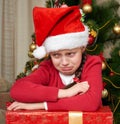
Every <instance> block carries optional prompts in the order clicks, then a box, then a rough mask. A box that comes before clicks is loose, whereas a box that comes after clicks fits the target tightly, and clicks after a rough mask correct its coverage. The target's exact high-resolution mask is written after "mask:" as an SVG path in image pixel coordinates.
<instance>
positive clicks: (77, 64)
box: [72, 55, 82, 68]
mask: <svg viewBox="0 0 120 124" xmlns="http://www.w3.org/2000/svg"><path fill="white" fill-rule="evenodd" d="M81 60H82V56H81V55H78V56H76V57H75V58H74V59H73V61H72V64H74V66H75V67H76V68H78V67H79V66H80V64H81Z"/></svg>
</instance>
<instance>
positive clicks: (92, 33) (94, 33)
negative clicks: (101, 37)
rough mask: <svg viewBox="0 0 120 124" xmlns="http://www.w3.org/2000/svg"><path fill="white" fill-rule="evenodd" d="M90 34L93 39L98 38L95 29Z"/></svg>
mask: <svg viewBox="0 0 120 124" xmlns="http://www.w3.org/2000/svg"><path fill="white" fill-rule="evenodd" d="M90 34H91V35H92V36H93V37H96V36H97V32H96V31H95V30H93V29H91V31H90Z"/></svg>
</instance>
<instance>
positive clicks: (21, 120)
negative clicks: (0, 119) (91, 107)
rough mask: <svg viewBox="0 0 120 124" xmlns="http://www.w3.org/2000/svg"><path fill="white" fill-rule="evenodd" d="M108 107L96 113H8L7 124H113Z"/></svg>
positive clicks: (32, 111) (25, 111) (22, 111)
mask: <svg viewBox="0 0 120 124" xmlns="http://www.w3.org/2000/svg"><path fill="white" fill-rule="evenodd" d="M112 123H113V114H112V112H111V110H110V108H109V107H108V106H104V107H101V108H100V109H99V110H98V111H96V112H80V111H69V112H67V111H42V110H19V111H7V112H6V124H112Z"/></svg>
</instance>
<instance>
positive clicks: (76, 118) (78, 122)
mask: <svg viewBox="0 0 120 124" xmlns="http://www.w3.org/2000/svg"><path fill="white" fill-rule="evenodd" d="M69 124H83V114H82V112H75V111H70V112H69Z"/></svg>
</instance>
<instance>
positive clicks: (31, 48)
mask: <svg viewBox="0 0 120 124" xmlns="http://www.w3.org/2000/svg"><path fill="white" fill-rule="evenodd" d="M29 49H30V51H31V52H33V51H34V50H35V49H36V44H35V42H34V41H33V42H32V43H31V44H30V46H29Z"/></svg>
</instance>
